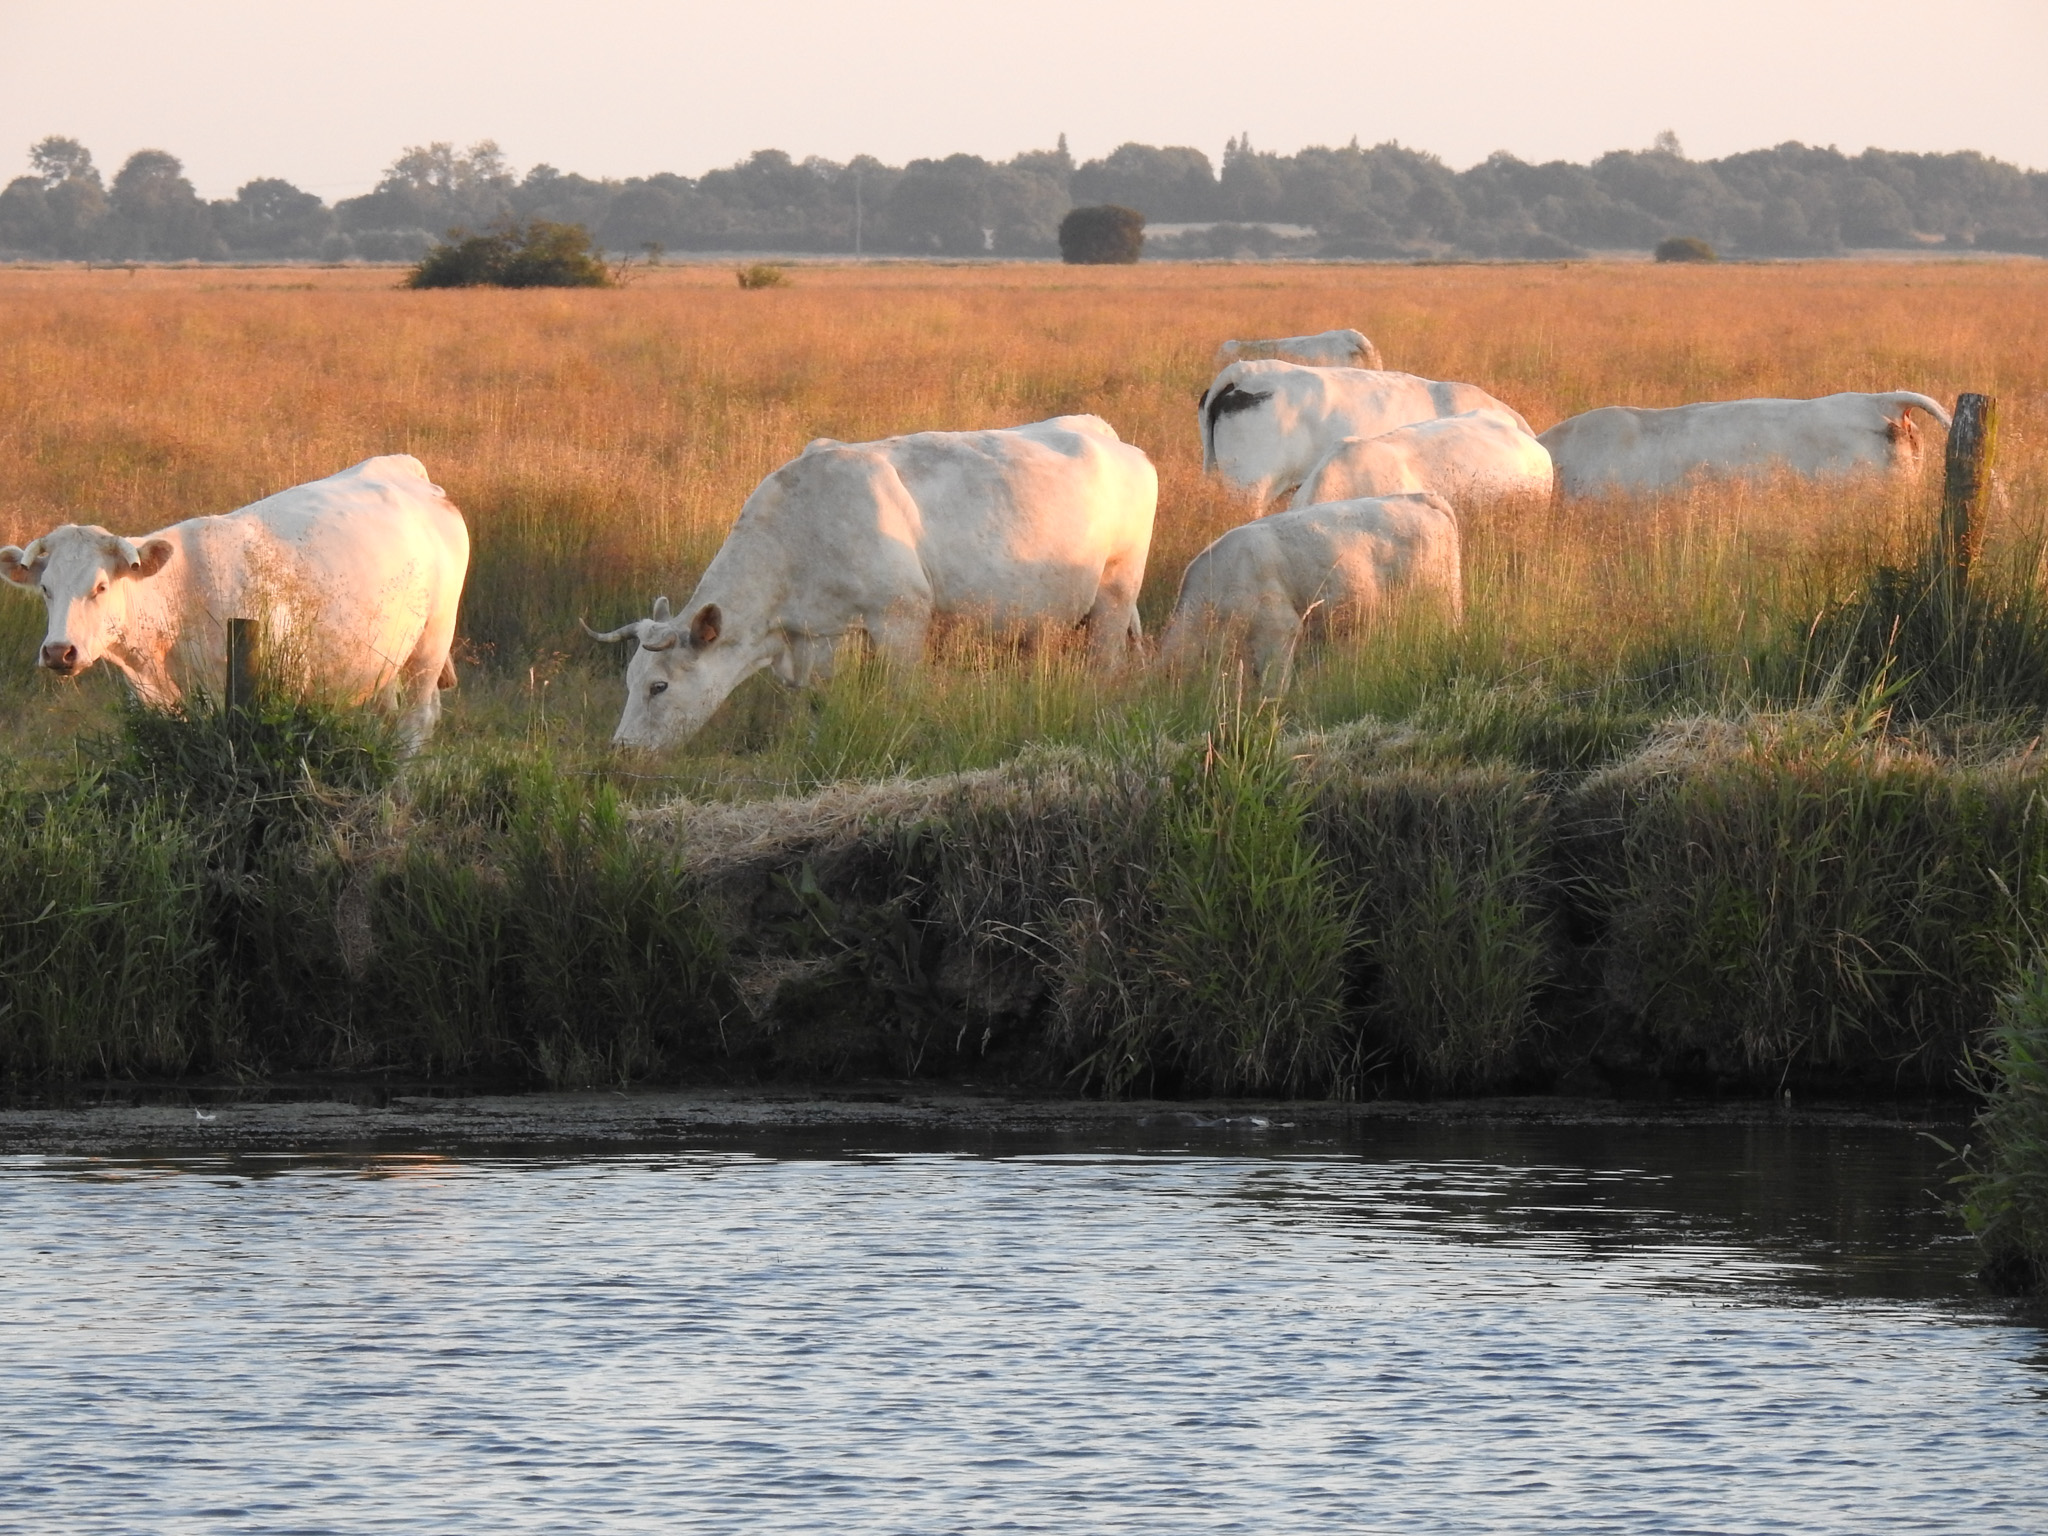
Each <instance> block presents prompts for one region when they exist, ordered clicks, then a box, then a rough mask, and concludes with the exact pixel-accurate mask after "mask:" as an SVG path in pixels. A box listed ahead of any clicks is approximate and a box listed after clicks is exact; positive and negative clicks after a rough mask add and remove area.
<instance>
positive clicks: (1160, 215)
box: [1071, 144, 1221, 223]
mask: <svg viewBox="0 0 2048 1536" xmlns="http://www.w3.org/2000/svg"><path fill="white" fill-rule="evenodd" d="M1071 188H1072V194H1073V196H1074V197H1075V198H1076V199H1078V200H1080V201H1082V202H1087V203H1106V204H1115V205H1116V206H1118V207H1125V208H1136V209H1139V210H1141V211H1142V212H1143V213H1144V214H1145V215H1146V217H1148V218H1153V219H1158V220H1160V221H1161V222H1162V223H1167V222H1194V221H1196V220H1201V219H1213V218H1215V217H1216V216H1217V214H1218V213H1219V212H1220V211H1221V205H1220V204H1219V202H1218V201H1217V196H1216V172H1215V171H1214V169H1213V168H1212V167H1211V166H1210V164H1209V157H1208V156H1207V155H1205V154H1203V153H1202V152H1201V151H1200V150H1199V149H1189V148H1187V147H1186V146H1185V145H1168V146H1167V147H1166V148H1164V149H1155V148H1153V147H1152V146H1151V145H1150V144H1119V145H1118V146H1117V147H1116V149H1115V150H1113V151H1112V152H1111V153H1110V154H1109V155H1107V156H1106V157H1104V158H1103V159H1101V160H1090V161H1089V162H1088V163H1087V164H1086V165H1084V166H1082V167H1081V168H1080V169H1079V170H1077V171H1075V172H1074V173H1073V177H1072V181H1071Z"/></svg>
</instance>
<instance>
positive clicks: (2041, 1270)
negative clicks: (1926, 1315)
mask: <svg viewBox="0 0 2048 1536" xmlns="http://www.w3.org/2000/svg"><path fill="white" fill-rule="evenodd" d="M1977 1079H1978V1087H1979V1088H1980V1090H1981V1091H1982V1092H1983V1094H1984V1100H1985V1102H1984V1109H1983V1112H1982V1113H1981V1114H1979V1115H1978V1117H1977V1123H1976V1125H1975V1126H1974V1127H1973V1134H1974V1136H1975V1137H1976V1140H1975V1142H1973V1143H1972V1145H1970V1146H1969V1147H1967V1148H1965V1149H1964V1151H1963V1154H1962V1156H1963V1172H1962V1174H1961V1175H1960V1176H1959V1178H1958V1179H1957V1181H1956V1182H1957V1184H1958V1185H1959V1186H1960V1191H1961V1194H1962V1211H1963V1219H1964V1221H1965V1222H1967V1223H1968V1225H1969V1228H1970V1230H1971V1232H1973V1233H1974V1234H1976V1238H1977V1242H1978V1245H1979V1247H1980V1248H1981V1250H1982V1252H1983V1254H1984V1260H1985V1263H1984V1278H1985V1280H1986V1281H1987V1282H1988V1283H1989V1284H1990V1285H1991V1286H1992V1287H1993V1288H1995V1289H1997V1290H2000V1291H2005V1292H2009V1293H2011V1292H2024V1291H2034V1290H2039V1289H2041V1288H2042V1286H2043V1285H2044V1284H2048V959H2044V958H2042V957H2037V958H2036V959H2035V961H2034V963H2033V964H2032V965H2031V966H2029V967H2027V968H2026V969H2025V970H2024V971H2022V972H2021V973H2020V975H2019V977H2018V978H2017V979H2016V980H2015V981H2014V983H2013V985H2012V987H2011V989H2010V990H2008V991H2007V993H2006V994H2005V996H2004V998H2003V999H2002V1000H2001V1003H2000V1007H1999V1013H1998V1022H1997V1025H1996V1027H1995V1028H1994V1029H1993V1030H1992V1031H1991V1037H1990V1040H1989V1042H1988V1044H1987V1046H1986V1049H1985V1050H1984V1052H1983V1053H1982V1055H1981V1056H1980V1057H1979V1059H1978V1071H1977Z"/></svg>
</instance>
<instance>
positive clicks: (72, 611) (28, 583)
mask: <svg viewBox="0 0 2048 1536" xmlns="http://www.w3.org/2000/svg"><path fill="white" fill-rule="evenodd" d="M173 552H174V551H173V548H172V545H171V542H170V541H169V540H168V539H148V540H145V541H144V542H143V543H141V544H139V545H137V544H131V543H129V542H128V540H126V539H124V538H121V537H119V536H118V535H116V534H111V533H109V532H107V530H106V529H104V528H98V527H84V528H82V527H80V526H79V525H78V524H76V523H66V524H65V525H64V526H63V527H62V528H58V529H56V530H55V531H53V532H50V533H46V534H44V535H43V536H42V537H41V538H40V539H36V540H33V541H32V542H31V543H30V544H29V546H28V548H26V549H16V548H15V547H14V546H13V545H11V544H10V545H8V546H7V547H6V548H5V549H0V576H4V577H6V578H7V579H8V580H9V581H11V582H13V583H14V584H15V585H16V586H17V587H25V588H27V589H29V590H30V591H33V592H38V593H40V594H41V595H42V598H43V601H44V602H45V603H46V604H47V605H48V606H49V610H50V628H49V633H48V634H47V635H46V636H45V638H44V640H43V650H42V654H41V656H40V657H39V658H38V661H39V662H40V664H41V665H43V666H45V667H48V668H49V669H50V670H51V671H52V672H54V673H56V674H57V675H58V676H59V677H76V676H77V675H78V674H79V673H81V672H83V671H84V670H85V669H86V668H87V667H89V666H91V665H92V664H93V663H94V662H96V661H98V660H99V659H100V657H101V656H103V655H104V654H105V653H106V650H107V647H108V645H109V644H111V643H113V642H114V641H117V640H119V639H120V638H121V636H122V633H123V631H124V630H125V629H126V627H127V623H128V611H129V600H130V599H131V597H133V595H134V593H135V583H137V582H138V581H147V580H148V579H149V578H150V577H152V576H154V575H156V573H157V572H158V571H161V570H162V569H163V568H164V567H165V566H166V565H168V564H169V563H170V559H171V555H172V554H173Z"/></svg>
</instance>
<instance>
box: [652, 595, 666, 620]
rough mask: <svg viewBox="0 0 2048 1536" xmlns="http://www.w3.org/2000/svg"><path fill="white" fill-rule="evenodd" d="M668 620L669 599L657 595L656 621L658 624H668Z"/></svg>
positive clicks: (655, 606)
mask: <svg viewBox="0 0 2048 1536" xmlns="http://www.w3.org/2000/svg"><path fill="white" fill-rule="evenodd" d="M668 620H669V611H668V599H667V598H666V597H657V598H656V599H655V600H654V622H655V623H657V624H666V623H667V622H668Z"/></svg>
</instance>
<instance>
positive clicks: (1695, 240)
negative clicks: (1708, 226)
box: [1656, 235, 1721, 261]
mask: <svg viewBox="0 0 2048 1536" xmlns="http://www.w3.org/2000/svg"><path fill="white" fill-rule="evenodd" d="M1656 256H1657V260H1659V261H1719V260H1720V259H1721V258H1720V256H1719V255H1717V254H1716V253H1715V250H1714V248H1713V247H1712V246H1711V245H1709V244H1707V242H1706V241H1704V240H1702V239H1700V238H1699V236H1697V235H1673V236H1672V237H1671V238H1670V239H1669V240H1660V241H1658V242H1657V250H1656Z"/></svg>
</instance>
